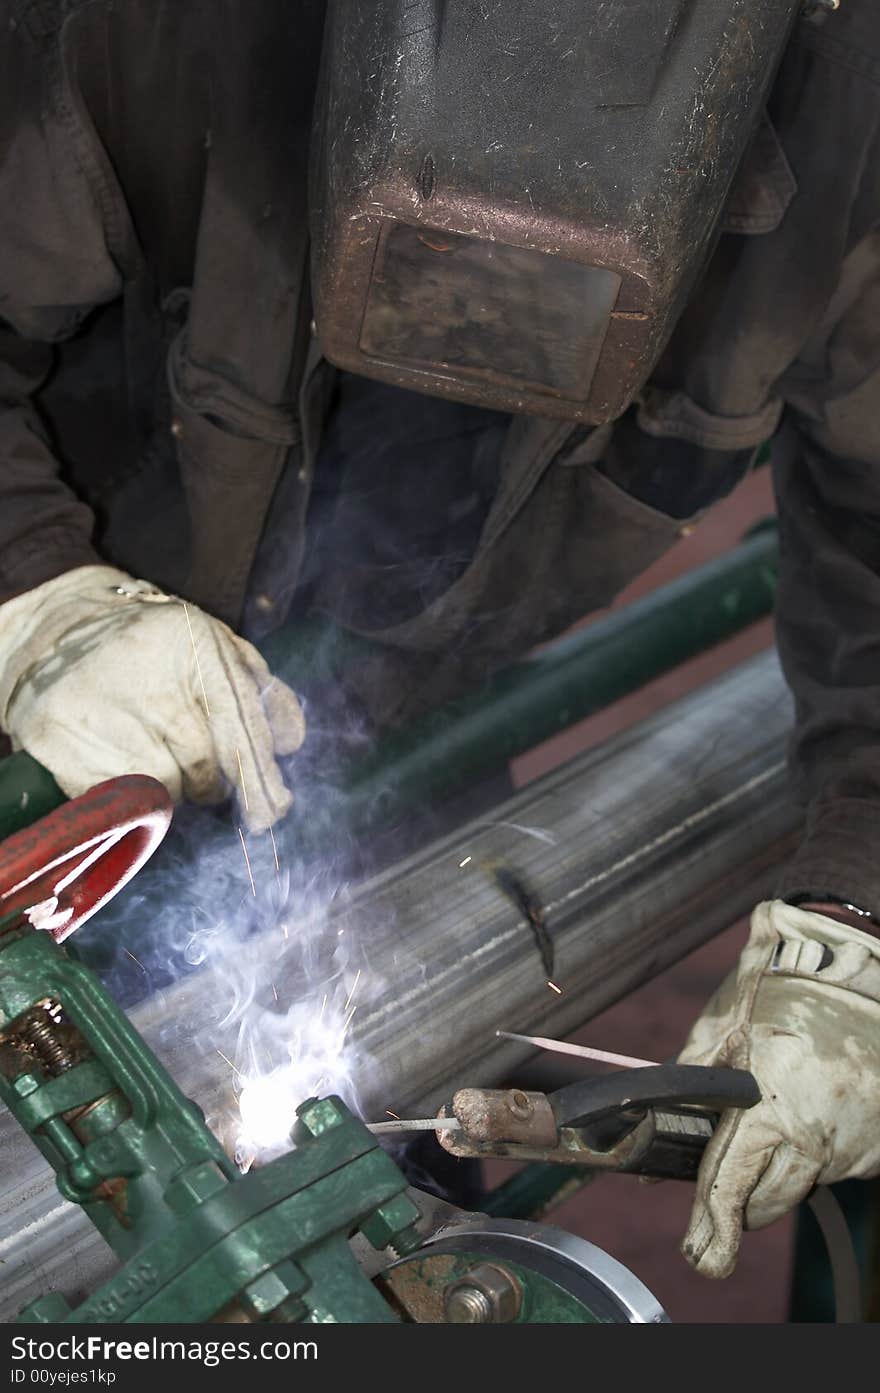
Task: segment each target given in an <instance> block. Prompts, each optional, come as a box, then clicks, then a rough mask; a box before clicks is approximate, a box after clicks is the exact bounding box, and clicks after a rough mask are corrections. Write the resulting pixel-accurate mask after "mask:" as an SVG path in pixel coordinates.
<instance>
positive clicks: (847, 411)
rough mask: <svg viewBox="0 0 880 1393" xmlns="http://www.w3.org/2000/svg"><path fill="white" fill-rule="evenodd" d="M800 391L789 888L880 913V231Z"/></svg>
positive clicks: (795, 455)
mask: <svg viewBox="0 0 880 1393" xmlns="http://www.w3.org/2000/svg"><path fill="white" fill-rule="evenodd" d="M786 395H787V398H788V403H789V405H788V409H787V412H786V416H785V419H784V422H783V427H782V430H781V432H780V434H779V436H778V438H777V440H776V441H775V442H774V475H775V485H776V492H777V504H778V511H779V521H780V535H781V572H780V588H779V595H778V606H777V639H778V646H779V652H780V656H781V659H782V663H783V667H784V670H785V674H786V677H787V678H788V681H789V684H790V686H791V688H792V692H793V694H794V698H795V705H796V723H795V732H794V736H793V740H792V747H791V754H792V766H793V769H794V772H795V775H796V777H797V780H798V783H799V785H800V791H801V793H802V795H803V797H804V799H805V800H806V801H807V803H808V819H807V828H806V833H805V836H804V838H803V840H802V842H801V845H800V847H799V849H798V851H797V852H796V853H795V856H794V858H793V859H792V860H791V862H790V863H789V864H788V866H787V867H786V868H785V870H784V872H783V877H782V880H781V883H780V884H779V886H778V891H779V893H780V895H781V897H782V898H785V899H789V900H797V899H798V898H802V897H803V898H810V899H820V900H825V899H834V900H839V901H844V902H847V901H848V902H850V903H853V904H856V905H858V906H860V907H861V908H863V909H867V910H870V911H871V912H872V913H873V914H874V915H875V916H877V917H880V230H877V229H875V230H874V231H873V232H871V233H869V234H868V235H867V236H866V237H864V238H863V239H862V240H861V241H860V242H859V244H858V245H857V246H856V247H855V248H854V250H853V251H852V252H851V254H850V255H849V257H848V258H847V259H846V261H845V263H844V267H843V274H842V277H841V281H840V285H839V288H838V292H837V294H836V296H835V297H834V299H833V300H832V303H831V305H830V306H829V311H828V314H827V315H826V318H825V322H824V323H823V324H822V325H820V326H819V327H818V329H817V332H816V334H815V336H814V339H813V342H812V344H810V345H808V346H807V349H806V351H805V353H804V354H803V355H802V358H801V360H800V362H799V364H798V366H797V371H796V373H795V374H793V376H792V380H791V381H790V383H789V386H788V390H787V393H786Z"/></svg>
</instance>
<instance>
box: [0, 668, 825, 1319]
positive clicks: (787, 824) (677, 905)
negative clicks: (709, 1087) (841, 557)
mask: <svg viewBox="0 0 880 1393" xmlns="http://www.w3.org/2000/svg"><path fill="white" fill-rule="evenodd" d="M790 719H791V715H790V702H789V697H788V693H787V690H786V688H785V686H784V683H783V680H782V677H781V674H780V672H779V668H778V664H777V661H776V658H775V655H773V654H771V653H767V654H764V655H761V656H760V657H758V658H756V659H753V660H752V661H750V662H749V663H746V664H744V665H743V666H742V667H740V668H738V669H736V670H735V671H733V672H731V673H729V674H727V675H726V676H724V677H723V678H721V679H720V680H719V681H717V682H715V683H713V684H711V685H710V686H707V687H704V688H702V689H700V690H699V691H698V692H695V693H693V694H692V695H690V696H688V697H687V698H685V699H684V700H682V701H680V702H678V703H677V704H675V705H674V706H671V707H669V708H667V709H666V710H665V711H661V712H660V713H658V714H657V715H656V716H654V717H652V718H651V719H650V720H648V721H647V722H644V723H643V724H642V725H640V726H638V727H635V728H633V729H632V730H630V731H627V732H625V733H623V734H622V735H620V736H619V737H617V738H616V739H615V740H613V741H612V742H609V743H608V744H607V745H606V746H602V747H600V748H598V749H596V750H593V751H590V752H588V753H587V754H586V755H584V756H583V757H581V758H580V759H578V760H576V761H574V762H572V763H571V764H570V765H567V766H566V767H564V768H563V769H560V770H557V771H554V772H553V773H551V774H550V775H548V776H547V777H545V778H544V779H542V780H540V781H538V782H537V783H535V784H533V785H531V786H529V787H527V788H526V789H524V790H523V791H522V792H520V793H519V794H518V795H517V796H516V797H514V798H513V799H511V800H510V801H509V802H507V803H506V804H504V805H502V806H500V807H499V808H497V809H495V810H494V811H493V813H492V814H491V815H489V816H487V817H485V818H483V819H482V820H480V821H479V822H476V823H473V824H471V825H470V826H468V827H465V828H463V829H462V830H461V831H460V832H459V833H457V834H456V835H455V836H452V837H448V838H446V839H444V840H443V841H442V842H439V843H436V844H435V845H433V846H431V847H430V848H428V849H426V850H424V851H422V852H420V853H418V854H417V855H416V856H414V857H412V858H410V860H409V861H407V862H405V863H402V864H400V865H398V866H396V867H393V868H391V869H389V870H388V871H386V872H384V873H383V874H382V875H380V876H378V877H376V878H375V879H374V880H372V881H370V882H367V883H364V884H363V885H361V886H359V887H357V888H356V889H355V890H354V891H353V893H352V894H351V896H350V897H349V899H348V900H347V902H346V903H345V904H344V905H343V906H341V907H340V908H338V909H335V908H331V909H330V911H329V912H328V914H327V916H326V922H324V924H323V926H322V928H321V937H320V938H319V939H318V940H317V941H312V942H311V944H310V947H309V952H308V954H304V953H303V952H301V951H292V952H290V953H289V954H287V955H286V956H279V953H278V937H277V934H276V935H273V937H272V941H271V943H269V944H266V943H257V944H255V945H254V946H253V947H252V948H251V950H250V951H251V952H252V953H253V954H254V955H255V957H256V958H259V957H260V955H263V957H265V956H266V955H267V954H268V955H269V956H270V957H271V958H272V959H273V960H274V961H273V967H272V978H273V983H274V987H275V989H276V990H277V993H278V996H279V997H280V998H281V999H282V1000H283V1001H291V1000H296V999H297V996H300V997H301V996H302V995H303V993H304V991H306V990H307V988H306V985H305V984H304V981H303V969H304V964H306V963H309V964H311V968H312V970H313V971H314V969H315V964H316V962H318V961H319V960H320V958H321V955H322V954H326V955H327V956H330V955H331V954H332V953H333V952H334V951H335V946H337V945H338V943H339V937H338V936H339V932H340V930H342V931H343V933H345V934H346V935H347V938H346V941H347V942H349V943H351V944H352V946H353V948H356V953H355V956H354V957H353V958H352V962H353V963H356V964H358V965H361V964H362V965H363V968H364V971H363V973H362V977H361V981H360V986H359V989H358V1010H357V1014H356V1016H355V1018H354V1020H353V1022H352V1025H351V1029H350V1039H351V1042H352V1045H353V1047H354V1048H355V1049H356V1050H357V1054H358V1061H359V1063H358V1090H359V1098H360V1103H361V1106H362V1108H363V1112H364V1115H365V1116H366V1117H367V1119H368V1120H378V1119H380V1118H382V1117H384V1116H385V1110H386V1109H393V1110H394V1111H395V1112H397V1113H398V1114H399V1115H401V1116H410V1117H412V1116H419V1114H420V1113H422V1110H423V1109H426V1108H433V1107H434V1106H435V1105H436V1104H438V1103H439V1102H441V1101H443V1100H444V1099H446V1098H447V1097H448V1096H449V1095H450V1093H451V1091H452V1090H453V1089H454V1088H455V1087H457V1086H460V1085H463V1084H472V1085H490V1084H492V1083H494V1082H496V1081H497V1080H498V1079H499V1078H500V1077H502V1076H503V1075H507V1076H509V1074H510V1071H511V1069H512V1068H514V1067H515V1066H516V1064H517V1063H520V1062H522V1061H524V1060H525V1059H526V1058H527V1057H529V1054H530V1050H529V1047H528V1046H523V1045H521V1044H517V1043H516V1042H511V1041H502V1040H498V1039H496V1037H495V1035H494V1031H495V1030H496V1029H497V1028H501V1029H509V1030H515V1031H516V1030H518V1031H535V1032H540V1033H542V1034H545V1035H556V1036H561V1035H564V1034H566V1033H568V1032H570V1031H572V1030H573V1029H575V1028H576V1027H578V1026H580V1025H582V1024H583V1023H584V1022H585V1021H587V1020H589V1019H590V1018H591V1017H592V1016H593V1015H595V1014H597V1013H598V1012H600V1011H602V1010H603V1009H604V1008H605V1007H607V1006H608V1005H610V1004H611V1003H612V1002H614V1001H615V1000H617V999H618V998H619V997H620V996H622V995H624V994H625V993H626V992H628V991H631V990H632V989H633V988H634V987H636V986H637V985H639V984H640V983H641V982H643V981H645V980H646V979H648V978H650V977H652V976H655V975H656V974H657V973H658V972H660V971H662V970H663V969H664V968H666V967H668V966H669V965H670V964H671V963H673V962H675V961H676V960H677V959H678V958H680V957H681V956H682V955H683V954H685V953H687V952H688V951H690V950H691V949H692V948H694V947H696V946H697V945H698V944H700V943H702V942H703V941H704V940H706V939H707V938H709V937H711V936H712V935H713V934H715V933H716V932H718V931H719V930H721V929H723V928H724V927H726V926H727V925H728V924H730V923H732V922H733V921H734V920H735V919H736V918H737V917H738V916H739V915H741V914H742V913H744V912H746V911H747V910H748V909H749V908H750V906H751V904H752V903H753V902H754V901H755V900H756V899H757V898H759V897H761V896H762V895H764V894H766V893H767V892H768V890H769V888H770V886H771V883H772V879H773V874H774V868H775V866H776V865H777V864H778V863H779V861H780V860H781V859H782V857H783V856H784V854H785V852H786V850H787V848H788V846H789V845H790V843H791V841H792V839H793V837H794V836H795V835H796V831H797V827H798V823H799V813H798V811H797V810H796V808H795V806H794V804H793V802H792V800H791V797H790V793H789V791H788V784H787V779H786V774H785V765H784V745H785V739H786V734H787V731H788V727H789V724H790ZM468 858H471V859H470V860H468ZM500 859H504V860H505V861H507V862H509V863H512V864H514V865H515V866H516V867H517V869H518V870H519V871H520V872H521V873H522V874H523V875H524V876H526V877H527V878H528V880H529V882H530V883H531V885H532V886H533V888H534V889H535V890H536V892H537V893H538V894H539V895H540V896H541V898H542V900H543V903H544V906H545V909H546V914H547V923H548V927H549V929H550V932H551V934H552V936H553V939H554V942H555V945H556V955H557V966H556V980H557V982H558V983H559V984H560V985H562V987H563V988H564V995H562V996H557V995H556V994H554V993H553V992H551V991H550V990H548V987H547V984H546V979H545V974H544V972H543V970H542V967H541V962H540V958H539V956H538V953H537V951H536V948H535V944H534V940H533V938H532V936H531V932H530V930H529V928H528V926H527V925H526V924H525V923H524V922H523V921H522V920H521V919H520V917H519V914H518V912H517V910H516V909H515V908H514V907H513V906H512V905H511V903H510V901H509V900H508V899H507V898H506V897H505V896H504V895H502V894H501V893H500V892H499V890H498V888H497V885H495V884H494V883H493V881H492V880H491V878H490V877H489V876H488V875H486V874H485V873H483V872H482V871H480V870H479V869H478V867H479V865H480V863H483V862H489V861H493V860H500ZM462 863H464V864H462ZM293 937H294V936H293V935H291V940H293ZM309 990H313V987H312V988H309ZM225 996H226V992H225V986H224V980H223V977H222V974H219V973H218V971H217V970H216V969H215V968H213V967H212V968H211V969H209V970H202V971H201V972H199V973H194V974H193V975H192V976H191V977H190V978H188V979H186V980H183V981H181V982H178V983H177V984H175V986H174V987H173V988H171V989H170V990H169V991H168V992H167V993H165V994H164V995H163V996H162V997H161V999H154V1000H152V1001H150V1002H147V1003H145V1004H144V1005H142V1006H140V1007H138V1008H137V1009H136V1010H135V1011H134V1012H133V1013H132V1014H133V1019H134V1023H135V1025H136V1026H137V1027H138V1028H139V1029H140V1030H141V1031H142V1033H143V1034H144V1036H145V1038H146V1039H147V1040H148V1042H149V1043H150V1044H151V1045H152V1046H153V1048H154V1049H156V1051H157V1053H158V1054H159V1056H160V1058H161V1059H162V1060H163V1061H164V1062H165V1063H166V1065H167V1066H168V1068H169V1069H170V1071H171V1073H172V1074H173V1075H174V1077H175V1079H176V1080H177V1082H178V1083H179V1084H180V1085H181V1087H182V1088H183V1089H184V1091H186V1092H188V1093H189V1094H190V1095H191V1096H193V1097H194V1098H196V1099H197V1101H198V1102H199V1103H200V1104H201V1105H202V1107H203V1108H204V1109H205V1110H206V1112H207V1114H208V1116H209V1119H212V1118H215V1117H218V1116H222V1115H223V1113H224V1111H228V1109H229V1107H230V1105H231V1101H232V1100H231V1097H230V1072H229V1070H228V1069H226V1068H225V1066H224V1065H223V1064H222V1063H221V1062H220V1061H219V1060H218V1057H217V1054H216V1053H215V1050H216V1049H217V1048H223V1049H225V1052H226V1053H230V1055H232V1053H234V1049H235V1040H234V1035H235V1027H234V1025H233V1026H232V1027H230V1034H229V1036H228V1038H227V1037H226V1036H224V1035H223V1027H222V1024H221V1022H222V1018H223V1017H224V1015H225V1014H226V1012H227V1009H228V1005H227V1002H226V999H225ZM632 1048H633V1050H634V1051H635V1052H638V1053H645V1054H647V1055H650V1054H651V1041H650V1039H644V1040H633V1041H632ZM0 1147H2V1152H0V1154H2V1157H3V1167H2V1181H0V1225H2V1227H0V1272H2V1273H3V1282H2V1304H0V1317H2V1319H4V1320H9V1319H10V1318H12V1316H13V1315H14V1313H15V1311H17V1310H18V1309H19V1308H20V1307H21V1306H22V1305H23V1304H24V1303H25V1302H26V1301H28V1300H30V1299H31V1298H33V1297H34V1296H36V1295H37V1294H39V1293H41V1292H44V1291H46V1290H48V1289H50V1288H53V1287H60V1288H61V1289H62V1290H64V1291H65V1293H66V1294H68V1295H69V1296H70V1295H75V1294H76V1293H77V1291H78V1290H80V1289H81V1288H82V1287H83V1286H85V1287H91V1286H93V1285H94V1284H95V1283H96V1282H97V1280H98V1279H99V1277H100V1276H101V1275H103V1274H104V1273H105V1272H106V1270H107V1268H108V1253H107V1252H106V1250H102V1245H101V1243H100V1240H99V1239H98V1238H97V1235H95V1234H94V1233H93V1232H92V1231H91V1230H90V1227H89V1225H88V1223H87V1222H86V1220H85V1219H84V1218H83V1217H82V1215H81V1214H80V1213H79V1212H78V1211H75V1210H73V1209H72V1208H70V1207H69V1206H68V1205H66V1204H64V1203H63V1202H62V1201H61V1200H60V1198H59V1197H58V1195H57V1193H56V1192H55V1191H54V1186H53V1182H52V1179H51V1177H50V1175H49V1173H48V1170H47V1168H45V1167H44V1165H43V1163H42V1161H41V1159H40V1157H39V1156H38V1154H37V1153H36V1151H35V1150H34V1149H33V1148H32V1147H31V1145H30V1143H29V1142H28V1141H27V1140H26V1139H25V1138H24V1136H23V1135H21V1134H19V1132H18V1131H17V1129H16V1128H15V1126H14V1124H13V1123H12V1120H11V1119H10V1118H9V1116H8V1115H4V1116H3V1117H2V1119H0Z"/></svg>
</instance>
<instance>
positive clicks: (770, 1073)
mask: <svg viewBox="0 0 880 1393" xmlns="http://www.w3.org/2000/svg"><path fill="white" fill-rule="evenodd" d="M679 1063H681V1064H706V1065H715V1066H720V1065H728V1066H730V1067H732V1068H735V1069H749V1070H751V1072H752V1073H753V1074H754V1076H755V1078H756V1080H757V1082H758V1086H759V1088H760V1090H761V1098H762V1101H761V1102H760V1103H758V1104H757V1105H756V1106H755V1107H753V1108H750V1109H748V1110H746V1111H737V1110H736V1109H729V1110H728V1111H727V1112H725V1113H724V1114H723V1115H722V1118H721V1121H720V1123H719V1125H718V1127H717V1129H716V1131H715V1134H714V1136H713V1137H712V1139H711V1141H710V1142H709V1145H708V1146H707V1148H706V1151H705V1154H704V1156H703V1159H702V1162H701V1165H700V1172H699V1176H698V1179H697V1193H696V1199H695V1202H694V1206H693V1211H692V1213H691V1220H690V1225H689V1227H688V1231H687V1233H686V1235H685V1237H684V1241H683V1243H682V1252H683V1253H684V1255H685V1257H686V1258H687V1259H688V1261H689V1262H690V1263H691V1264H692V1265H693V1266H694V1267H695V1268H696V1269H697V1271H698V1272H702V1273H704V1274H705V1275H706V1276H707V1277H727V1276H729V1275H730V1273H731V1272H732V1271H733V1268H734V1266H735V1265H736V1259H737V1253H738V1251H739V1245H740V1238H741V1234H742V1230H743V1228H747V1229H759V1228H763V1227H764V1225H765V1224H770V1223H772V1222H773V1220H774V1219H778V1218H780V1217H781V1216H782V1215H783V1214H785V1213H786V1212H787V1211H788V1210H790V1209H791V1208H793V1207H794V1206H795V1205H796V1204H798V1203H799V1202H800V1201H801V1200H803V1199H804V1198H805V1197H806V1196H807V1195H808V1194H809V1193H810V1191H811V1190H812V1189H813V1187H814V1186H815V1185H819V1184H830V1183H831V1182H832V1181H836V1180H844V1179H846V1178H847V1177H849V1176H857V1177H861V1178H865V1177H868V1176H872V1175H876V1174H878V1172H880V939H877V938H875V937H874V936H873V935H872V934H868V933H864V932H862V931H861V930H859V929H855V928H849V927H847V926H846V925H845V924H840V923H838V922H837V921H836V920H834V919H829V918H827V917H826V916H825V915H824V914H816V913H813V912H811V911H809V910H804V909H796V908H794V907H793V906H792V905H789V904H785V903H784V902H783V901H781V900H773V901H771V902H768V903H764V904H759V905H758V907H757V908H756V909H755V911H754V913H753V915H752V921H751V932H750V935H749V940H748V943H747V945H746V947H745V949H744V950H743V953H742V956H741V958H740V960H739V965H738V967H737V968H736V969H735V971H734V972H733V973H731V975H730V976H729V977H728V978H727V980H726V981H725V982H724V983H723V985H722V986H721V987H720V989H719V990H718V992H717V993H716V994H715V996H714V997H713V999H712V1000H711V1001H710V1003H709V1005H708V1006H707V1008H706V1010H705V1011H704V1012H703V1014H702V1015H701V1016H700V1017H699V1019H698V1020H697V1022H696V1024H695V1025H694V1027H693V1029H692V1031H691V1033H690V1036H689V1037H688V1040H687V1043H686V1045H685V1048H684V1049H683V1050H682V1052H681V1054H680V1055H679Z"/></svg>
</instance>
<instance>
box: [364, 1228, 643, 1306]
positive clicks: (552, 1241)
mask: <svg viewBox="0 0 880 1393" xmlns="http://www.w3.org/2000/svg"><path fill="white" fill-rule="evenodd" d="M379 1282H380V1285H381V1286H382V1287H383V1288H384V1290H385V1293H386V1295H387V1296H388V1297H389V1299H390V1300H391V1301H392V1302H393V1303H394V1305H395V1306H396V1307H398V1309H399V1310H400V1311H401V1313H402V1314H403V1316H404V1318H405V1319H408V1320H411V1321H415V1322H418V1323H420V1324H425V1323H429V1324H440V1323H444V1324H449V1323H451V1324H474V1325H476V1324H502V1323H512V1322H517V1323H519V1324H526V1325H538V1324H541V1325H543V1324H551V1323H554V1324H558V1323H565V1324H593V1323H602V1324H607V1323H614V1324H638V1325H644V1324H657V1323H659V1322H666V1321H668V1320H669V1317H668V1316H667V1314H666V1312H665V1311H664V1310H663V1307H662V1306H661V1305H660V1303H659V1301H658V1300H657V1298H656V1297H655V1296H654V1295H652V1293H651V1292H650V1291H649V1290H648V1288H647V1287H646V1286H644V1285H643V1283H642V1282H640V1281H639V1279H638V1277H636V1276H634V1275H633V1273H632V1272H630V1271H629V1269H628V1268H626V1267H624V1266H623V1265H622V1264H621V1263H619V1262H617V1261H615V1259H614V1258H612V1257H609V1255H608V1254H607V1253H605V1252H603V1250H602V1249H601V1248H597V1247H595V1246H594V1245H593V1244H592V1243H588V1242H586V1240H585V1239H583V1238H576V1237H575V1236H574V1235H572V1234H570V1233H566V1232H565V1231H564V1230H563V1229H558V1228H554V1227H553V1226H552V1225H550V1224H535V1223H527V1222H524V1221H522V1220H519V1219H489V1218H485V1217H476V1218H474V1219H473V1220H471V1221H468V1222H465V1223H463V1224H457V1223H456V1225H455V1227H454V1229H452V1230H447V1231H446V1232H442V1231H441V1232H440V1233H438V1235H437V1236H436V1237H435V1238H434V1239H431V1240H429V1241H428V1243H427V1244H426V1245H425V1246H424V1247H422V1248H420V1249H419V1250H418V1252H416V1253H414V1254H412V1256H410V1257H407V1258H403V1259H402V1260H401V1261H399V1262H396V1263H394V1264H393V1266H392V1267H390V1268H388V1269H387V1270H386V1271H385V1272H384V1273H383V1274H382V1277H381V1278H380V1279H379Z"/></svg>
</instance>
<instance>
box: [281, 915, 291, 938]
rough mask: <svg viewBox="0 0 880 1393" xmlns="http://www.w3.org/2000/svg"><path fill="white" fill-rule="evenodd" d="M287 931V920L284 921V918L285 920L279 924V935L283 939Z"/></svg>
mask: <svg viewBox="0 0 880 1393" xmlns="http://www.w3.org/2000/svg"><path fill="white" fill-rule="evenodd" d="M288 932H289V930H288V927H287V922H286V920H285V922H284V923H283V924H282V925H281V937H282V938H283V939H286V938H287V935H288Z"/></svg>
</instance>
